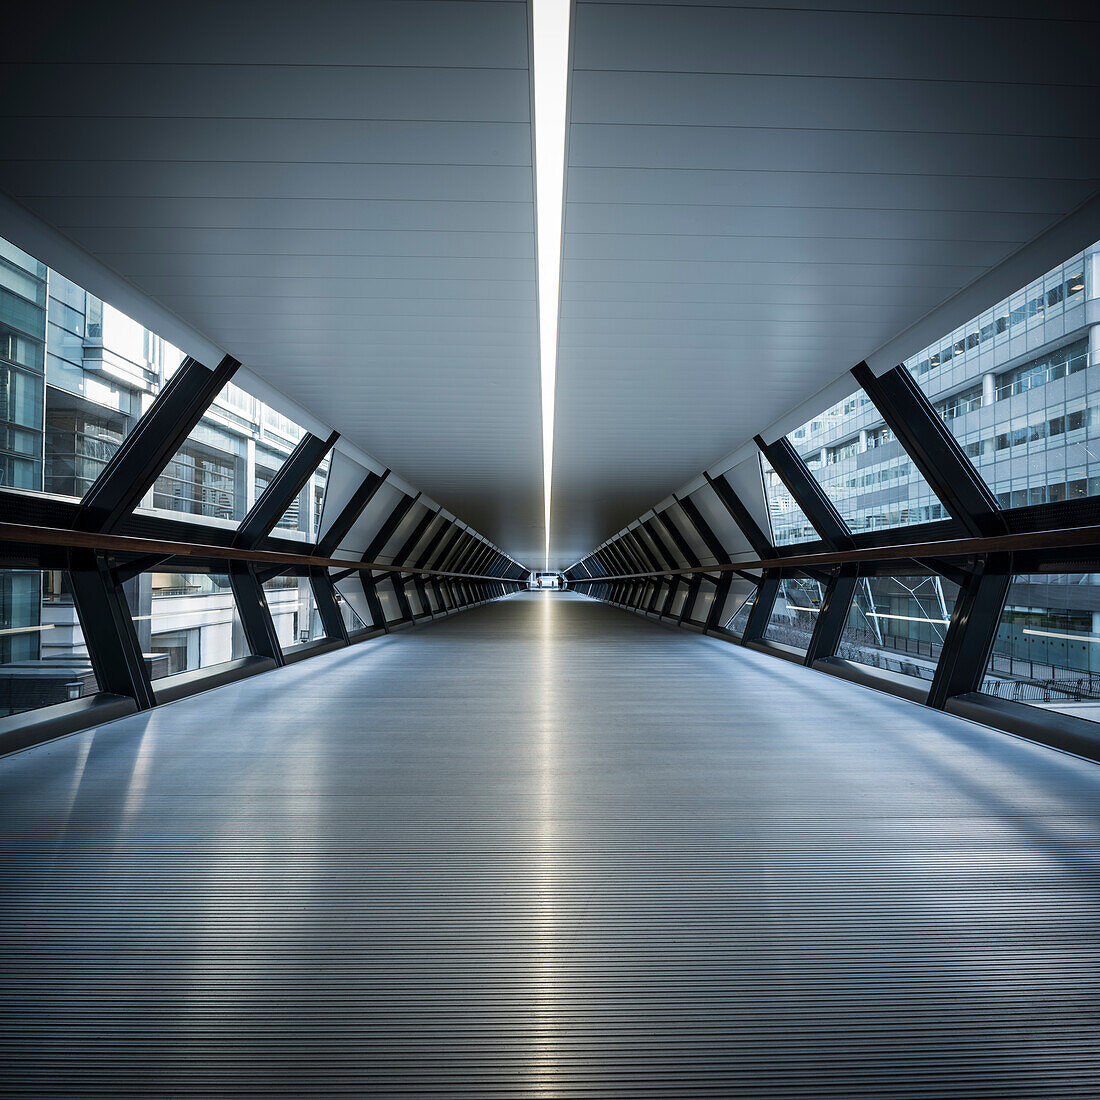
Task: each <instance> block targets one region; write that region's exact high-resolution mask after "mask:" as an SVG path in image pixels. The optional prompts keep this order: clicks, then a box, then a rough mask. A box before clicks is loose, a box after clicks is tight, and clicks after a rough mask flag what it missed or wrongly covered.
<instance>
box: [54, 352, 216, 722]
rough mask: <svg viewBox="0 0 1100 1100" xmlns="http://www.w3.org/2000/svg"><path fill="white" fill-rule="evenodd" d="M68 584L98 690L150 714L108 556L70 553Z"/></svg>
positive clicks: (145, 676) (138, 655) (146, 683)
mask: <svg viewBox="0 0 1100 1100" xmlns="http://www.w3.org/2000/svg"><path fill="white" fill-rule="evenodd" d="M203 369H205V368H203ZM69 581H70V583H71V584H72V589H73V603H74V604H75V605H76V613H77V618H78V619H79V621H80V627H81V630H82V631H83V632H84V641H85V643H86V644H87V646H88V655H89V658H90V659H91V663H92V668H93V669H94V671H95V676H96V682H97V683H98V685H99V690H100V691H109V692H111V693H113V694H115V695H128V696H130V698H132V699H133V700H134V702H135V703H136V704H137V706H138V709H140V710H148V709H149V708H150V707H152V706H154V705H155V703H156V696H155V694H154V692H153V685H152V683H151V681H150V679H149V670H148V668H147V667H146V664H145V656H144V654H143V653H142V652H141V645H140V644H139V642H138V636H137V631H136V630H135V628H134V618H133V615H132V614H131V612H130V605H129V604H128V603H127V602H126V596H125V593H123V591H122V586H121V585H120V584H119V583H118V581H117V579H116V578H115V577H114V576H112V574H111V567H110V564H109V563H108V560H107V558H106V556H105V555H104V554H102V553H100V552H98V551H95V550H83V549H74V550H71V551H70V552H69Z"/></svg>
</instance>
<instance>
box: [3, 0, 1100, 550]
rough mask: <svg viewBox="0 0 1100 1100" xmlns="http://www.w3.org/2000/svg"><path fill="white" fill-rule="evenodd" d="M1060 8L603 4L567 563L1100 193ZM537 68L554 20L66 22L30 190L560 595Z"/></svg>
mask: <svg viewBox="0 0 1100 1100" xmlns="http://www.w3.org/2000/svg"><path fill="white" fill-rule="evenodd" d="M839 7H840V5H839V4H838V5H837V8H838V9H839ZM1054 7H1055V6H1054V5H1035V4H1023V3H1019V2H1017V0H1005V2H1000V0H998V2H996V3H993V2H991V0H985V2H979V3H960V2H955V0H952V2H948V0H940V2H938V3H935V2H930V0H904V2H903V0H894V2H884V3H877V4H871V3H867V2H862V3H860V2H858V0H846V2H845V3H844V5H843V9H844V10H831V7H830V5H828V4H826V3H823V2H816V3H815V2H802V3H791V2H788V3H785V4H780V3H759V2H758V3H755V4H752V5H749V4H740V3H726V4H717V3H715V4H706V3H692V4H651V3H589V2H586V0H579V2H578V3H577V4H576V7H575V19H574V24H575V26H574V32H575V35H574V54H573V72H572V84H571V124H570V131H569V152H568V172H567V202H566V214H565V227H566V240H565V245H564V269H563V285H562V319H561V336H560V353H559V369H558V398H557V425H556V448H555V474H554V501H553V517H554V520H553V526H554V558H555V559H556V562H557V564H558V565H563V566H564V565H568V564H570V563H571V562H573V561H575V560H576V559H577V558H579V557H581V556H583V554H584V553H586V552H587V551H589V550H590V549H591V548H592V547H594V546H595V545H597V544H598V543H600V542H602V541H603V540H604V539H605V538H606V537H607V536H608V535H610V534H611V533H613V532H614V531H616V530H618V529H619V528H620V527H621V526H623V524H625V523H626V522H627V521H629V520H630V519H632V518H633V517H634V516H636V515H638V514H639V513H641V512H642V511H644V510H645V509H646V508H647V507H648V506H649V505H651V504H653V503H654V502H655V501H657V500H660V499H661V498H663V497H664V496H666V495H667V494H668V493H669V492H670V491H672V490H673V489H675V488H677V487H678V486H680V485H682V484H683V483H684V482H685V481H687V480H688V479H689V478H691V477H692V476H693V475H695V474H696V473H698V471H699V470H701V469H703V468H704V467H706V466H708V465H709V464H711V463H713V462H715V461H716V460H717V459H719V458H721V457H722V456H723V455H724V454H727V453H728V452H730V451H732V450H734V449H736V448H737V447H738V446H740V445H741V444H742V443H744V442H745V441H746V440H747V439H749V438H750V437H751V436H752V435H753V434H754V433H755V432H758V431H761V430H762V429H763V428H765V427H766V426H767V425H768V424H769V423H771V422H772V421H774V420H776V419H777V418H778V417H780V416H781V415H782V414H783V413H784V412H785V411H787V410H789V409H790V408H792V407H793V406H795V405H797V404H799V403H801V402H802V401H804V400H805V399H806V398H807V397H808V396H810V395H811V394H813V393H815V392H816V391H818V390H819V389H821V388H823V387H824V386H826V385H827V384H828V383H830V382H831V381H833V380H834V379H835V378H837V377H838V376H839V375H841V374H842V373H843V372H844V371H845V370H846V369H847V368H849V367H850V366H852V365H853V364H854V363H856V362H858V361H859V360H860V359H862V358H865V357H867V356H868V355H869V354H870V353H871V352H872V351H873V350H874V349H875V348H876V347H878V346H879V345H881V344H883V343H884V342H886V341H887V340H889V339H890V338H891V337H893V336H895V335H896V334H897V333H898V332H899V331H901V330H902V329H904V328H905V327H907V326H908V325H909V324H911V323H912V322H914V321H915V320H917V319H918V318H919V317H921V316H922V315H923V314H925V313H927V312H928V311H929V310H930V309H931V308H933V307H934V306H936V305H937V304H938V303H940V302H942V301H943V300H944V299H946V298H948V297H949V296H950V295H951V294H953V293H954V292H955V291H957V290H958V289H959V288H961V287H963V286H965V285H966V284H968V283H970V282H971V281H973V280H974V279H975V278H976V277H978V276H980V275H981V274H983V273H984V272H986V271H987V270H988V269H989V268H990V267H992V266H994V265H996V264H998V263H999V262H1000V261H1002V260H1003V259H1005V258H1006V257H1007V256H1009V255H1010V254H1011V253H1013V252H1014V251H1015V250H1016V249H1018V248H1019V247H1020V245H1022V244H1023V243H1025V242H1027V241H1029V240H1031V239H1032V238H1034V237H1035V236H1036V235H1037V234H1039V233H1040V232H1042V231H1043V230H1044V229H1046V228H1047V227H1049V226H1050V225H1052V224H1053V223H1055V222H1056V221H1058V220H1059V219H1060V218H1061V217H1063V216H1064V215H1066V214H1067V213H1069V212H1070V211H1072V210H1073V209H1074V208H1075V207H1077V206H1078V205H1079V204H1080V203H1082V202H1083V201H1085V200H1086V199H1087V198H1088V197H1089V196H1090V195H1091V194H1093V193H1094V192H1096V191H1097V189H1098V187H1100V141H1098V128H1097V119H1098V118H1100V97H1098V94H1097V88H1096V84H1095V76H1094V73H1095V44H1096V42H1097V41H1098V37H1100V36H1098V31H1100V24H1098V23H1097V22H1095V21H1089V19H1088V18H1087V17H1086V19H1084V20H1081V19H1079V20H1078V22H1076V23H1071V22H1057V21H1054V20H1048V19H1044V18H1040V17H1039V16H1041V15H1042V14H1043V13H1044V12H1047V11H1053V10H1054ZM860 9H861V10H860ZM890 9H894V10H895V11H896V12H897V14H891V13H890V11H889V10H890ZM154 10H155V13H156V15H155V18H152V17H151V15H150V13H151V11H154ZM1073 10H1074V12H1076V11H1077V10H1078V9H1076V8H1075V9H1073ZM1081 10H1086V11H1087V10H1091V9H1081ZM922 12H923V13H924V14H921V13H922ZM968 13H970V14H974V13H977V14H981V15H984V16H986V18H983V19H975V18H969V17H968ZM1017 16H1022V18H1017ZM527 35H528V15H527V5H526V3H525V2H523V0H514V2H488V3H466V2H461V0H456V2H442V3H437V2H432V0H391V2H383V3H376V2H356V0H345V2H342V3H337V2H333V0H321V2H319V3H314V4H311V5H302V4H297V3H295V4H290V3H270V2H262V3H261V2H239V0H238V2H234V3H231V4H225V3H212V2H209V0H206V2H198V3H190V4H187V5H180V6H175V5H162V6H160V7H157V8H155V9H152V8H150V6H149V5H148V4H146V3H141V4H138V3H116V2H111V3H101V4H96V5H88V4H82V3H61V4H54V5H50V6H49V7H48V8H46V9H43V10H42V11H41V12H37V13H36V17H35V20H34V21H33V22H31V23H30V24H29V25H28V26H27V27H26V28H25V30H24V33H23V34H22V35H11V36H7V37H6V38H5V40H4V42H3V43H0V51H2V56H3V59H4V61H5V62H6V64H5V66H4V81H3V89H4V95H3V98H2V99H0V149H2V150H3V152H4V158H5V163H4V168H3V174H2V176H0V186H2V187H3V188H5V189H6V190H8V191H9V192H10V193H11V194H12V195H14V196H15V197H16V198H17V200H18V201H20V202H21V203H23V204H24V205H26V206H27V207H29V208H30V209H31V210H32V211H33V212H34V213H36V214H37V215H39V216H40V217H41V218H43V219H44V220H46V221H47V222H49V223H51V224H53V225H56V226H57V227H58V228H59V229H60V230H61V231H62V232H63V233H65V234H67V235H68V236H69V237H71V238H73V239H74V240H76V241H77V242H78V243H79V244H81V245H82V246H84V247H85V248H86V249H88V250H89V251H91V252H92V253H93V254H94V255H95V256H97V257H99V258H100V259H101V260H103V261H104V262H105V263H106V264H108V265H109V266H110V267H112V268H114V269H115V270H116V271H118V272H120V273H121V274H122V275H124V276H125V277H126V278H128V279H129V280H130V281H132V282H133V283H135V284H136V285H137V286H138V287H139V288H140V289H141V290H143V291H144V292H146V293H147V294H148V295H150V296H151V297H152V298H154V299H156V300H157V301H158V302H159V303H161V304H162V305H164V306H166V307H168V308H169V309H171V310H173V311H174V312H175V313H177V314H178V315H179V316H180V317H181V318H183V319H184V320H185V321H187V322H188V323H189V324H190V325H192V326H193V327H194V328H196V329H198V330H199V331H200V332H202V333H203V334H205V335H207V336H209V338H210V339H211V340H213V341H214V342H216V343H217V344H219V345H221V346H223V347H224V348H226V349H227V350H229V351H230V352H232V353H233V354H234V355H236V356H237V357H238V358H240V359H241V360H243V361H244V362H245V363H246V364H247V365H248V366H249V367H250V368H251V369H252V370H254V371H255V372H256V373H257V374H259V375H261V376H262V377H264V378H265V379H267V380H268V381H270V382H271V384H272V385H274V386H275V387H277V388H278V389H280V390H282V391H283V392H284V393H286V394H287V395H288V396H290V397H291V398H293V399H294V400H295V401H297V402H299V403H300V404H301V405H303V406H305V407H306V408H308V409H310V410H311V411H312V412H314V413H315V414H316V415H317V416H318V417H320V418H321V419H322V420H324V421H326V422H327V423H329V424H331V425H332V426H333V427H335V428H336V429H338V430H339V431H341V432H342V433H343V434H344V435H345V436H347V437H348V438H349V439H350V440H352V441H353V442H354V443H356V444H357V445H358V446H360V447H361V448H362V449H363V450H365V451H367V452H369V453H370V454H372V455H373V456H375V457H376V458H377V459H378V460H379V461H381V462H384V463H385V464H386V465H388V466H390V467H392V468H393V469H394V470H396V471H397V472H398V473H400V474H401V475H402V476H403V477H405V478H406V479H408V481H410V482H411V483H413V484H414V485H416V486H417V487H418V488H421V489H423V490H424V492H425V493H427V494H429V495H430V496H431V497H433V498H434V499H436V500H438V501H439V502H440V503H441V504H443V505H444V506H445V507H446V508H448V509H449V510H451V511H452V512H454V513H455V514H457V515H458V516H460V517H461V518H462V519H463V520H465V521H466V522H468V523H470V524H471V525H472V526H473V527H475V528H476V529H478V530H480V531H481V532H483V533H484V534H485V536H486V537H487V538H489V539H491V540H493V541H494V542H496V543H498V544H499V545H500V546H501V547H502V548H503V549H504V550H505V551H506V552H507V553H509V554H511V555H512V556H513V557H515V558H516V559H518V560H519V561H524V562H527V563H529V564H532V565H538V564H540V562H541V546H542V484H541V478H542V472H541V430H540V425H539V414H540V405H539V391H538V365H537V341H536V322H535V285H534V230H533V226H534V220H533V209H532V191H533V186H532V172H531V128H530V96H529V81H530V75H529V71H528V38H527ZM45 62H48V63H45Z"/></svg>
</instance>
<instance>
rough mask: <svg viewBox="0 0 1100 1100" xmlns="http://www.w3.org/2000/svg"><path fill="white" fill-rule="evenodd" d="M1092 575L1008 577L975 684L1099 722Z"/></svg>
mask: <svg viewBox="0 0 1100 1100" xmlns="http://www.w3.org/2000/svg"><path fill="white" fill-rule="evenodd" d="M1098 580H1100V575H1098V574H1070V575H1065V574H1026V575H1020V576H1015V577H1013V578H1012V584H1011V585H1010V587H1009V590H1008V598H1007V599H1006V600H1005V607H1004V610H1003V612H1002V614H1001V621H1000V624H999V626H998V629H997V637H996V640H995V642H994V644H993V651H992V653H991V655H990V658H989V664H988V666H987V668H986V674H985V678H984V680H983V682H982V687H981V690H982V691H983V692H984V693H985V694H987V695H995V696H996V697H997V698H999V699H1011V700H1014V701H1016V702H1019V703H1026V704H1028V705H1030V706H1034V707H1041V708H1042V709H1044V710H1050V711H1056V712H1058V713H1061V714H1068V715H1072V716H1075V717H1078V718H1086V719H1088V720H1090V721H1093V722H1095V721H1098V720H1100V598H1098V595H1097V594H1098V593H1100V585H1098V584H1097V581H1098Z"/></svg>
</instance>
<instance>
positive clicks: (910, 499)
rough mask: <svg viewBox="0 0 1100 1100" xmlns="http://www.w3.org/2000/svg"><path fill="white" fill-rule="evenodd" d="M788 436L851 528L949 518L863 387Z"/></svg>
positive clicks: (897, 525) (907, 523) (856, 530)
mask: <svg viewBox="0 0 1100 1100" xmlns="http://www.w3.org/2000/svg"><path fill="white" fill-rule="evenodd" d="M787 439H788V441H789V442H790V444H791V446H793V447H794V449H795V450H796V451H797V452H798V454H799V456H800V457H801V459H802V461H803V462H805V463H806V466H807V467H808V468H809V470H810V472H811V473H812V474H813V476H814V477H815V478H816V479H817V482H818V484H819V485H820V486H821V488H822V490H823V491H824V493H825V495H826V496H827V497H828V498H829V500H830V501H831V502H832V504H833V507H834V508H836V510H837V511H838V512H839V513H840V515H841V516H842V517H843V519H844V522H845V523H847V524H848V527H849V528H850V529H851V530H852V531H853V532H860V531H879V530H883V529H886V528H891V527H907V526H909V525H911V524H914V523H929V522H931V521H934V520H940V519H946V518H947V517H948V513H947V511H946V510H945V509H944V507H943V505H942V504H941V503H940V502H939V499H938V498H937V497H936V495H935V494H934V493H933V492H932V490H931V488H930V487H929V485H928V482H926V481H925V480H924V478H923V477H922V476H921V474H920V472H919V471H918V470H917V468H916V466H914V465H913V461H912V459H910V458H909V456H908V455H907V454H906V452H905V450H904V449H903V448H902V446H901V444H900V443H899V442H898V441H897V440H896V439H895V438H894V437H893V435H892V433H891V432H890V431H889V429H888V428H887V427H886V425H885V424H884V422H883V420H882V417H881V416H880V415H879V413H878V410H877V409H876V408H875V406H874V405H873V404H872V403H871V399H870V398H869V397H868V396H867V395H866V394H865V393H864V392H863V390H862V389H857V390H856V391H855V392H854V393H852V394H850V395H849V396H848V397H846V398H845V399H844V400H843V401H838V402H837V403H836V404H835V405H833V406H832V407H831V408H828V409H826V410H825V411H824V412H823V413H820V414H819V415H818V416H816V417H814V418H813V419H812V420H809V421H807V422H806V423H805V424H803V425H802V426H801V427H800V428H796V429H795V430H794V431H793V432H791V433H790V434H789V435H788V436H787Z"/></svg>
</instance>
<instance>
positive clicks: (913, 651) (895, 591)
mask: <svg viewBox="0 0 1100 1100" xmlns="http://www.w3.org/2000/svg"><path fill="white" fill-rule="evenodd" d="M958 595H959V586H958V585H957V584H954V583H953V582H952V581H949V580H945V579H944V578H942V577H934V576H929V577H922V576H908V577H864V578H862V579H861V580H859V581H858V583H857V584H856V592H855V597H854V599H853V600H852V608H851V610H850V611H849V613H848V619H847V622H846V624H845V627H844V634H843V636H842V638H841V641H840V645H839V646H838V647H837V656H838V657H843V658H844V659H845V660H848V661H856V662H858V663H859V664H861V665H871V666H873V667H874V668H881V669H885V670H886V671H888V672H899V673H903V674H904V675H906V676H916V677H918V678H919V679H921V680H931V679H932V676H933V674H934V673H935V671H936V663H937V662H938V661H939V657H940V650H941V648H942V647H943V640H944V638H945V637H946V635H947V626H948V623H949V621H950V619H951V612H952V610H953V609H954V607H955V600H956V599H957V598H958Z"/></svg>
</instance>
